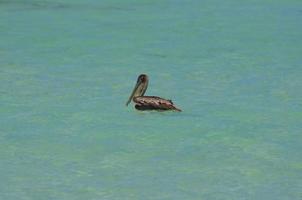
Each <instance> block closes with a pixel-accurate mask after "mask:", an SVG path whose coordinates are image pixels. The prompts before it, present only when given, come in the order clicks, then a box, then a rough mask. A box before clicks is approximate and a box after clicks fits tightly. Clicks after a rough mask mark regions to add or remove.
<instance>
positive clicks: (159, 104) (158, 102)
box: [133, 96, 181, 111]
mask: <svg viewBox="0 0 302 200" xmlns="http://www.w3.org/2000/svg"><path fill="white" fill-rule="evenodd" d="M133 101H134V102H135V103H136V105H135V108H136V109H138V110H176V111H181V110H180V109H178V108H176V107H175V106H174V104H173V102H172V101H171V100H167V99H163V98H160V97H156V96H138V97H134V98H133Z"/></svg>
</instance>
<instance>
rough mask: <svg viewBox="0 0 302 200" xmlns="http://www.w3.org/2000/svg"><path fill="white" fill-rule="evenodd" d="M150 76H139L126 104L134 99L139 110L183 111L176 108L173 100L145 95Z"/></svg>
mask: <svg viewBox="0 0 302 200" xmlns="http://www.w3.org/2000/svg"><path fill="white" fill-rule="evenodd" d="M148 82H149V78H148V76H147V75H146V74H141V75H139V76H138V78H137V82H136V85H135V87H134V89H133V91H132V93H131V95H130V97H129V99H128V101H127V103H126V106H128V104H129V103H130V102H131V100H133V101H134V102H135V108H136V109H137V110H141V111H144V110H157V111H166V110H174V111H178V112H181V110H180V109H179V108H176V107H175V106H174V104H173V102H172V101H171V100H167V99H163V98H161V97H156V96H144V94H145V92H146V90H147V88H148Z"/></svg>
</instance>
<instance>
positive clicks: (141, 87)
mask: <svg viewBox="0 0 302 200" xmlns="http://www.w3.org/2000/svg"><path fill="white" fill-rule="evenodd" d="M148 82H149V78H148V76H147V75H146V74H141V75H139V76H138V78H137V82H136V85H135V87H134V89H133V91H132V93H131V95H130V97H129V99H128V101H127V103H126V106H128V104H129V103H130V102H131V100H132V99H133V98H134V97H138V96H144V94H145V92H146V90H147V87H148Z"/></svg>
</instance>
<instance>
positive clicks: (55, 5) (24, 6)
mask: <svg viewBox="0 0 302 200" xmlns="http://www.w3.org/2000/svg"><path fill="white" fill-rule="evenodd" d="M1 4H4V5H11V6H16V8H14V10H17V11H20V10H49V9H51V10H63V9H64V10H66V9H89V10H90V9H91V10H103V11H106V10H108V11H109V10H120V11H132V10H135V9H132V8H131V9H130V8H123V7H118V6H99V5H97V6H96V5H86V4H85V5H80V4H73V5H72V4H64V3H59V2H50V1H26V2H25V1H21V0H0V5H1Z"/></svg>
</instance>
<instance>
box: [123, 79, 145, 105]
mask: <svg viewBox="0 0 302 200" xmlns="http://www.w3.org/2000/svg"><path fill="white" fill-rule="evenodd" d="M141 83H142V81H141V80H138V81H137V83H136V85H135V87H134V89H133V91H132V93H131V95H130V97H129V99H128V101H127V103H126V106H128V104H129V103H130V102H131V100H132V99H133V97H134V95H135V94H136V93H137V90H138V88H139V86H140V85H141Z"/></svg>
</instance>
